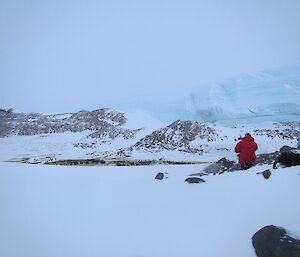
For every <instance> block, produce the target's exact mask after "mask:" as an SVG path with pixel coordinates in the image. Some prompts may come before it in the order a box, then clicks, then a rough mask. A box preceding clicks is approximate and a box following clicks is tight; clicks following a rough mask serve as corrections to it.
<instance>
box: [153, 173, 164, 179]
mask: <svg viewBox="0 0 300 257" xmlns="http://www.w3.org/2000/svg"><path fill="white" fill-rule="evenodd" d="M155 179H158V180H162V179H164V173H162V172H158V173H157V175H156V176H155Z"/></svg>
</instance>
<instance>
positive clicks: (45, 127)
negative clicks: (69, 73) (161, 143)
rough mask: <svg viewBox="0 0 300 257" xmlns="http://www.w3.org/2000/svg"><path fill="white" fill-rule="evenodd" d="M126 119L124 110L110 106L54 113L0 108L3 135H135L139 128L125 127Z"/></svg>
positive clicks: (129, 136)
mask: <svg viewBox="0 0 300 257" xmlns="http://www.w3.org/2000/svg"><path fill="white" fill-rule="evenodd" d="M126 121H127V119H126V118H125V116H124V114H123V113H120V112H117V111H113V110H109V109H98V110H94V111H79V112H76V113H63V114H53V115H43V114H39V113H29V114H25V113H16V112H13V111H12V110H11V109H10V110H4V109H0V137H5V136H11V135H19V136H23V135H27V136H28V135H39V134H51V133H62V132H66V131H70V132H82V131H91V132H92V133H91V134H90V135H89V136H90V137H91V138H104V137H107V138H109V139H114V138H116V137H122V138H124V139H129V138H133V137H134V135H135V133H136V132H137V131H139V130H129V129H124V128H122V126H123V125H124V124H125V123H126Z"/></svg>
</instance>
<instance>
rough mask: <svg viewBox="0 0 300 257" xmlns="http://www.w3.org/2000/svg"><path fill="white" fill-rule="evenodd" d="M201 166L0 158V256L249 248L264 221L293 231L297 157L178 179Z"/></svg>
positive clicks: (148, 254)
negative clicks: (293, 161) (159, 176)
mask: <svg viewBox="0 0 300 257" xmlns="http://www.w3.org/2000/svg"><path fill="white" fill-rule="evenodd" d="M204 167H205V166H204V165H189V166H146V167H141V166H140V167H67V166H46V165H28V164H17V163H4V162H1V163H0V204H1V211H0V228H1V229H0V256H3V257H16V256H22V257H83V256H84V257H166V256H169V257H182V256H185V257H199V256H205V257H235V256H237V257H255V253H254V250H253V248H252V245H251V237H252V235H253V234H254V233H255V232H256V231H257V230H258V229H260V228H261V227H263V226H265V225H269V224H274V225H277V226H282V227H284V228H286V229H287V230H288V231H289V232H290V233H291V234H293V235H296V236H297V237H298V238H299V237H300V222H299V216H300V206H299V204H298V203H299V195H300V187H299V183H300V175H298V174H299V173H300V168H299V167H292V168H285V169H278V170H276V171H274V172H273V174H272V176H271V177H270V179H269V180H265V179H264V178H263V177H262V176H261V175H256V173H257V172H260V171H263V170H265V169H267V168H270V167H269V166H258V167H254V168H251V169H250V170H248V171H240V172H235V173H225V174H223V175H216V176H213V175H211V176H207V177H204V179H205V180H206V183H203V184H187V183H186V182H184V179H185V178H186V176H187V175H188V174H191V173H195V172H199V171H201V170H202V169H203V168H204ZM157 172H167V173H168V179H165V180H162V181H155V180H154V177H155V175H156V173H157Z"/></svg>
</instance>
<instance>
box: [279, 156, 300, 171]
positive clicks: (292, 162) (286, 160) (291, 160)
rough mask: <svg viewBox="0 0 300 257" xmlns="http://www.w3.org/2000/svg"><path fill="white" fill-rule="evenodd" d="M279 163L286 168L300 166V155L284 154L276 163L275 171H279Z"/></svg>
mask: <svg viewBox="0 0 300 257" xmlns="http://www.w3.org/2000/svg"><path fill="white" fill-rule="evenodd" d="M277 163H280V164H282V165H283V166H285V167H291V166H297V165H300V154H298V153H294V152H282V153H281V154H280V155H279V157H278V158H277V160H276V161H275V162H274V164H273V169H277V167H276V164H277Z"/></svg>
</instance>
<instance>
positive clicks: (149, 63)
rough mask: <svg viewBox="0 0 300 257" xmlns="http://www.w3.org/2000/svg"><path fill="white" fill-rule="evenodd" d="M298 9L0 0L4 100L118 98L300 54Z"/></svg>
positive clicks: (61, 103) (17, 104)
mask: <svg viewBox="0 0 300 257" xmlns="http://www.w3.org/2000/svg"><path fill="white" fill-rule="evenodd" d="M299 13H300V1H299V0H245V1H241V0H223V1H221V0H219V1H218V0H207V1H202V0H197V1H196V0H195V1H191V0H182V1H176V0H172V1H171V0H167V1H163V0H159V1H155V0H152V1H142V0H139V1H126V0H108V1H101V0H82V1H79V0H48V1H43V0H36V1H34V0H26V1H24V0H0V89H1V94H0V108H1V107H4V108H10V107H12V108H15V109H17V110H20V111H37V112H59V111H72V110H80V109H94V108H100V107H105V106H114V105H115V103H117V102H122V101H124V99H126V101H131V102H134V101H135V99H136V98H138V100H140V101H141V99H143V97H145V96H147V97H148V98H151V97H156V96H155V93H154V92H157V94H159V93H160V92H162V93H161V94H164V93H165V92H167V91H172V92H173V93H174V92H175V93H176V92H184V91H185V90H187V89H189V88H196V87H201V86H203V85H205V84H206V83H207V82H211V81H217V80H221V79H225V78H230V77H235V76H238V75H240V74H247V73H249V72H255V71H259V70H262V69H267V68H273V67H280V66H286V65H290V64H294V63H299V62H300V15H299ZM148 100H149V99H148Z"/></svg>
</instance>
